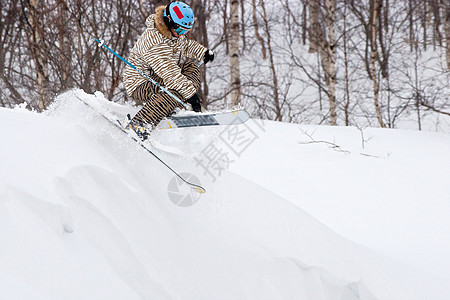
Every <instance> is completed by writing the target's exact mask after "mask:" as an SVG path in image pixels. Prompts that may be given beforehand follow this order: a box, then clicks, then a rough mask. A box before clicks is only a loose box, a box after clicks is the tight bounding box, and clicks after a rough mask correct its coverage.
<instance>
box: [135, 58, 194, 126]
mask: <svg viewBox="0 0 450 300" xmlns="http://www.w3.org/2000/svg"><path fill="white" fill-rule="evenodd" d="M181 74H183V75H184V76H186V77H187V78H188V79H189V80H190V81H192V82H193V83H194V86H195V88H196V89H197V90H198V89H199V88H200V69H199V68H198V67H197V65H196V64H195V63H194V62H186V63H184V64H183V65H182V66H181ZM149 76H150V77H151V78H152V79H153V80H155V81H156V82H157V83H158V84H160V85H164V83H163V80H162V79H161V77H159V76H158V75H156V74H155V73H151V74H149ZM170 92H171V93H172V94H174V95H175V96H177V97H178V98H179V99H181V100H182V101H186V99H183V97H182V96H181V94H180V93H178V92H177V91H175V90H170ZM132 98H133V99H134V100H135V101H136V102H137V103H138V104H144V103H145V105H144V107H143V108H142V109H141V110H140V111H138V113H137V114H136V115H135V116H134V117H133V121H134V122H137V123H138V124H139V123H144V124H150V125H151V126H153V127H155V126H156V125H158V123H159V122H160V121H161V120H162V119H163V118H164V117H166V116H168V115H170V114H171V113H172V112H173V111H174V109H175V108H176V107H179V108H184V106H183V105H182V104H181V103H179V102H178V101H176V100H175V99H173V98H172V97H171V96H169V95H168V94H167V93H166V92H163V91H161V90H160V89H159V88H158V87H157V86H156V85H154V84H153V83H151V82H150V81H146V82H144V83H143V84H141V85H140V86H138V87H137V89H136V90H135V91H134V92H133V95H132Z"/></svg>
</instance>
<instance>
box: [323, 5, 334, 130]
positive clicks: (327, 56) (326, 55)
mask: <svg viewBox="0 0 450 300" xmlns="http://www.w3.org/2000/svg"><path fill="white" fill-rule="evenodd" d="M325 5H326V6H325V9H326V20H327V29H328V40H324V41H323V42H322V46H321V47H320V54H321V57H322V66H323V68H324V72H325V80H326V82H327V86H328V93H327V94H328V102H329V105H330V108H329V113H330V125H333V126H335V125H337V114H336V35H335V23H336V0H325Z"/></svg>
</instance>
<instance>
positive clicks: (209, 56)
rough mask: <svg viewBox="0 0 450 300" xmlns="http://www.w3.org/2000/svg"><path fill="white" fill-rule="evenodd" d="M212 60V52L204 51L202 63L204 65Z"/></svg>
mask: <svg viewBox="0 0 450 300" xmlns="http://www.w3.org/2000/svg"><path fill="white" fill-rule="evenodd" d="M213 60H214V52H213V51H212V50H210V49H208V50H206V52H205V56H204V57H203V62H204V63H205V65H206V63H208V62H210V61H213Z"/></svg>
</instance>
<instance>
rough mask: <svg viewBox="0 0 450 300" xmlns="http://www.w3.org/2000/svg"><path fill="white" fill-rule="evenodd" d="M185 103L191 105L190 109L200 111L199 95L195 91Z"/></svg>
mask: <svg viewBox="0 0 450 300" xmlns="http://www.w3.org/2000/svg"><path fill="white" fill-rule="evenodd" d="M186 102H187V103H189V104H190V105H192V110H193V111H195V112H202V106H201V104H200V103H201V102H200V97H199V96H198V94H197V93H195V94H194V95H193V96H192V97H191V98H189V99H187V100H186Z"/></svg>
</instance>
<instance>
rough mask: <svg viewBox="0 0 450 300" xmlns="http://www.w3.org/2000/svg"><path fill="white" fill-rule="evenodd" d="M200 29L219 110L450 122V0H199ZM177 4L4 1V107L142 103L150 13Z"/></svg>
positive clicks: (371, 122)
mask: <svg viewBox="0 0 450 300" xmlns="http://www.w3.org/2000/svg"><path fill="white" fill-rule="evenodd" d="M185 2H186V3H188V4H189V5H190V6H191V7H192V8H193V10H194V12H195V16H196V22H195V26H194V29H193V30H192V32H191V33H190V34H189V37H190V38H192V39H195V40H197V41H199V42H200V43H201V44H203V45H205V46H206V47H208V48H210V49H213V50H214V51H215V53H216V60H215V61H214V62H213V63H211V64H208V66H206V67H205V66H203V67H202V69H203V76H204V78H203V79H204V80H203V81H204V83H203V85H202V88H201V97H202V98H203V99H204V104H205V106H206V108H208V109H211V110H213V109H221V108H225V107H230V106H232V105H234V104H238V103H241V104H242V105H244V106H245V107H246V108H247V110H249V112H250V113H251V114H252V115H253V116H255V117H260V118H263V119H270V120H279V121H286V122H298V123H309V124H330V125H354V126H359V127H363V126H379V127H391V128H417V129H422V128H423V127H426V129H431V130H441V129H442V128H443V127H442V126H441V125H442V124H447V125H448V128H450V72H449V70H450V1H448V0H397V1H392V0H355V1H353V0H345V1H344V0H342V1H336V0H312V1H307V0H220V1H219V0H195V1H185ZM167 3H169V1H143V0H117V1H111V0H46V1H43V0H15V1H11V0H7V1H0V10H1V16H0V42H1V43H0V106H4V107H14V106H15V105H17V104H20V103H23V102H26V103H28V107H29V108H30V109H34V110H38V111H42V110H45V109H46V108H47V107H48V106H49V105H50V104H51V102H52V101H53V100H54V99H55V97H56V96H57V95H58V94H60V93H62V92H64V91H67V90H69V89H72V88H81V89H83V90H84V91H86V92H87V93H93V92H95V91H102V92H103V93H104V94H105V95H106V97H107V98H108V99H110V100H111V101H115V102H125V101H131V99H128V98H127V97H126V93H125V90H124V87H123V84H122V82H121V76H122V73H123V69H124V67H125V64H124V63H123V62H121V61H120V60H119V59H118V58H116V57H115V56H113V55H112V54H111V53H109V52H107V51H105V49H103V48H99V47H98V46H97V43H96V42H95V41H94V40H93V38H94V37H98V38H100V39H103V40H104V41H105V44H107V45H108V46H109V47H110V48H112V49H113V50H115V51H116V52H117V53H118V54H120V55H122V56H123V57H125V58H126V57H127V56H128V53H129V52H130V50H131V48H132V47H133V45H134V43H135V42H136V40H137V38H138V35H139V34H141V33H142V32H143V31H144V30H145V19H146V17H147V16H148V15H149V14H152V13H153V12H154V10H155V7H156V6H158V5H165V4H167Z"/></svg>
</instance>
